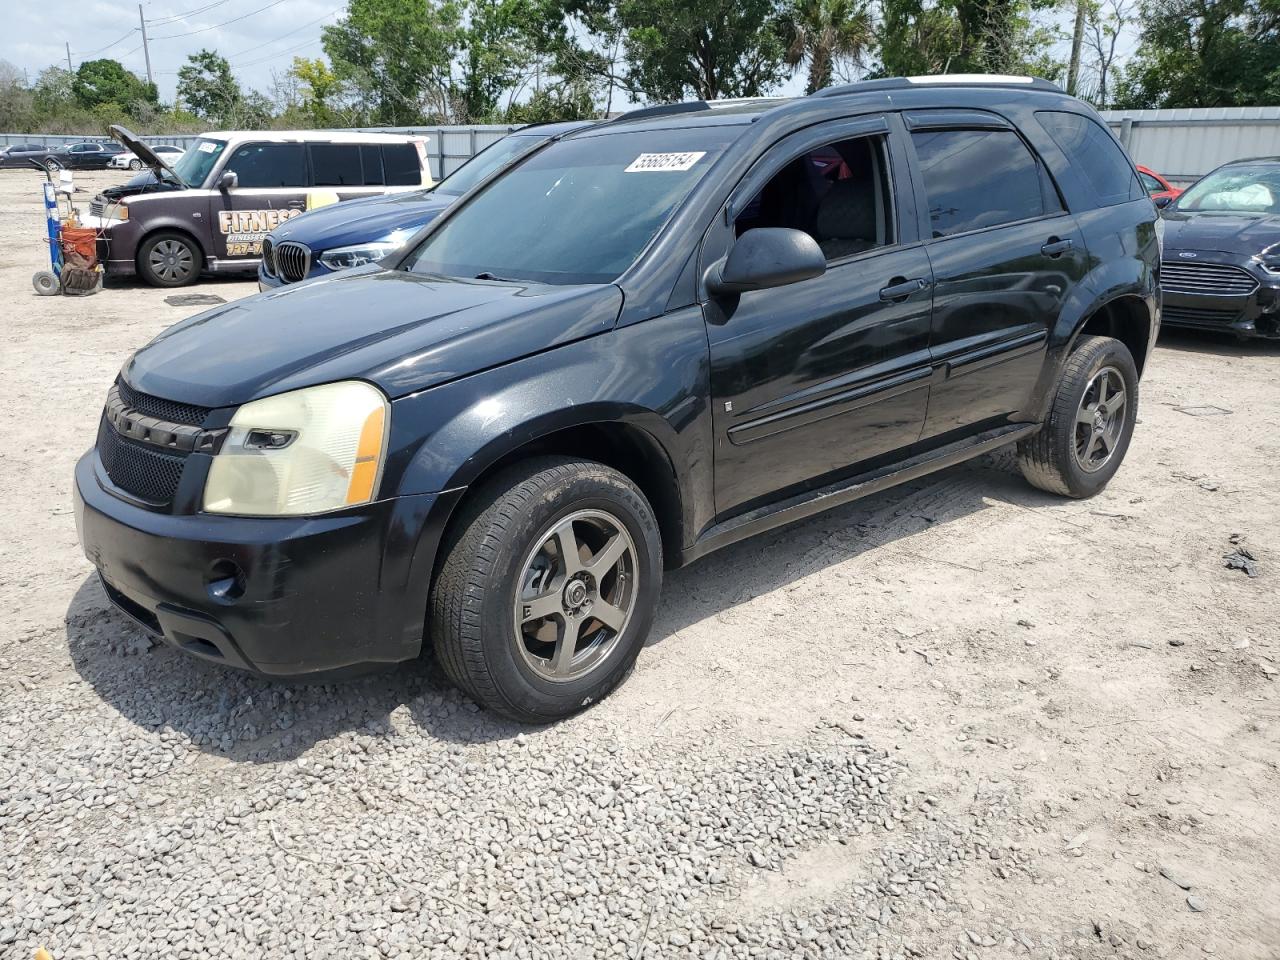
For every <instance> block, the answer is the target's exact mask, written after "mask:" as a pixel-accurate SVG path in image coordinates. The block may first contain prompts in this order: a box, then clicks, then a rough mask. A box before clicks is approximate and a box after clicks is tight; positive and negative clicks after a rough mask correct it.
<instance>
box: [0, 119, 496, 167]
mask: <svg viewBox="0 0 1280 960" xmlns="http://www.w3.org/2000/svg"><path fill="white" fill-rule="evenodd" d="M518 127H519V124H516V125H510V126H509V125H506V124H475V125H472V126H465V127H349V128H344V130H343V132H348V133H350V132H359V133H398V134H404V135H406V136H414V137H425V138H426V140H427V153H428V155H429V156H430V159H431V176H432V178H433V179H436V180H439V179H440V178H441V177H445V176H448V175H449V174H451V173H453V171H455V170H457V169H458V167H460V166H462V165H463V164H464V163H466V162H467V161H468V160H469V159H471V157H473V156H475V154H477V153H479V152H480V151H481V150H483V149H484V148H485V147H487V146H489V145H490V144H491V143H494V142H496V141H498V140H501V139H502V138H503V137H505V136H506V135H507V134H508V133H510V132H511V131H512V130H515V129H517V128H518ZM196 136H197V135H196V134H171V135H168V136H150V137H139V138H138V139H139V140H142V141H143V142H144V143H154V144H171V145H173V146H175V147H183V148H184V149H185V148H186V147H189V146H191V144H192V143H194V142H195V140H196ZM85 140H98V141H108V140H110V138H109V137H72V136H64V135H61V134H52V133H0V147H3V146H8V145H9V144H11V143H39V144H42V145H44V146H47V147H60V146H62V145H63V144H65V143H81V142H83V141H85Z"/></svg>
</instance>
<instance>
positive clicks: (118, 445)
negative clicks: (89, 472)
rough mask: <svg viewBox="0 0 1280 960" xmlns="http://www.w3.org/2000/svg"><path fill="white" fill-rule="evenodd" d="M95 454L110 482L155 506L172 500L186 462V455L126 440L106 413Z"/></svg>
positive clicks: (99, 430)
mask: <svg viewBox="0 0 1280 960" xmlns="http://www.w3.org/2000/svg"><path fill="white" fill-rule="evenodd" d="M98 457H99V459H101V460H102V468H103V469H104V470H106V471H107V476H108V477H110V478H111V482H112V483H114V484H115V485H116V486H117V487H119V488H120V489H121V490H123V491H124V492H125V493H128V494H132V495H133V496H135V497H137V498H138V499H139V500H144V501H146V502H147V503H150V504H154V505H155V506H158V507H165V506H168V505H169V504H171V503H172V502H173V496H174V494H175V493H176V492H177V490H178V481H179V480H181V479H182V467H183V465H184V464H185V463H186V458H185V457H179V456H173V455H172V454H168V453H161V452H159V451H158V450H153V449H150V448H148V447H147V446H145V445H143V444H141V443H135V442H134V441H132V440H126V439H125V438H124V437H122V436H120V434H118V433H116V431H115V429H114V428H113V427H112V426H111V424H109V423H108V422H107V418H106V417H105V416H104V417H103V418H102V423H101V425H100V426H99V427H98Z"/></svg>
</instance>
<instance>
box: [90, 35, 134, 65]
mask: <svg viewBox="0 0 1280 960" xmlns="http://www.w3.org/2000/svg"><path fill="white" fill-rule="evenodd" d="M137 32H138V28H137V27H133V28H132V29H130V30H129V32H128V33H126V34H125V35H124V36H123V37H121V38H120V39H119V40H112V41H111V42H110V43H108V44H107V45H106V46H105V47H99V48H98V49H97V50H90V51H89V52H88V53H82V54H80V59H81V60H83V59H84V58H85V57H93V56H97V55H98V54H99V53H102V52H103V51H104V50H110V49H111V48H112V47H114V46H115V45H116V44H118V43H124V41H126V40H128V39H129V38H130V37H131V36H133V35H134V34H135V33H137Z"/></svg>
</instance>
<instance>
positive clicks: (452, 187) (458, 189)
mask: <svg viewBox="0 0 1280 960" xmlns="http://www.w3.org/2000/svg"><path fill="white" fill-rule="evenodd" d="M540 142H541V138H540V137H514V136H512V137H504V138H503V139H501V140H499V141H498V142H497V143H495V144H493V145H492V146H488V147H485V148H484V149H483V150H481V151H480V152H479V153H477V154H476V155H475V156H474V157H472V158H471V159H470V160H468V161H467V162H466V163H464V164H463V165H462V166H460V167H459V168H458V169H457V170H455V171H453V173H451V174H449V175H448V176H447V177H445V178H444V179H443V180H441V181H440V185H439V186H438V187H436V192H437V193H447V194H450V195H451V196H457V197H460V196H462V195H463V194H464V193H466V192H467V191H468V190H470V189H471V188H472V187H474V186H475V185H476V184H477V183H479V182H480V181H481V180H483V179H484V178H485V177H487V176H488V175H489V174H491V173H493V172H494V171H495V170H497V169H498V168H499V167H503V166H506V165H507V164H508V163H510V162H511V161H512V160H513V159H515V158H516V157H518V156H519V155H520V154H522V153H524V152H525V151H526V150H532V149H533V147H534V145H535V144H538V143H540Z"/></svg>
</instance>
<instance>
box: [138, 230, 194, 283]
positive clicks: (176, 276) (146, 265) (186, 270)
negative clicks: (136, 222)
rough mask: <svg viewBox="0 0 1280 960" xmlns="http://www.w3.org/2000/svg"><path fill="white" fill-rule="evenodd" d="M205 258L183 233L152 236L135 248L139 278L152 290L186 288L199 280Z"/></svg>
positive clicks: (169, 232)
mask: <svg viewBox="0 0 1280 960" xmlns="http://www.w3.org/2000/svg"><path fill="white" fill-rule="evenodd" d="M203 265H204V256H203V255H202V254H201V253H200V247H199V245H197V243H196V242H195V241H194V240H193V239H191V237H189V236H187V235H186V234H184V233H176V232H172V231H161V232H159V233H153V234H152V235H151V236H149V237H147V239H146V240H144V241H143V242H142V246H141V247H139V248H138V276H140V277H142V279H143V280H145V281H146V282H147V283H149V284H151V286H153V287H166V288H171V287H185V286H188V285H190V284H193V283H195V282H196V281H197V280H198V279H200V269H201V267H202V266H203Z"/></svg>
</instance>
